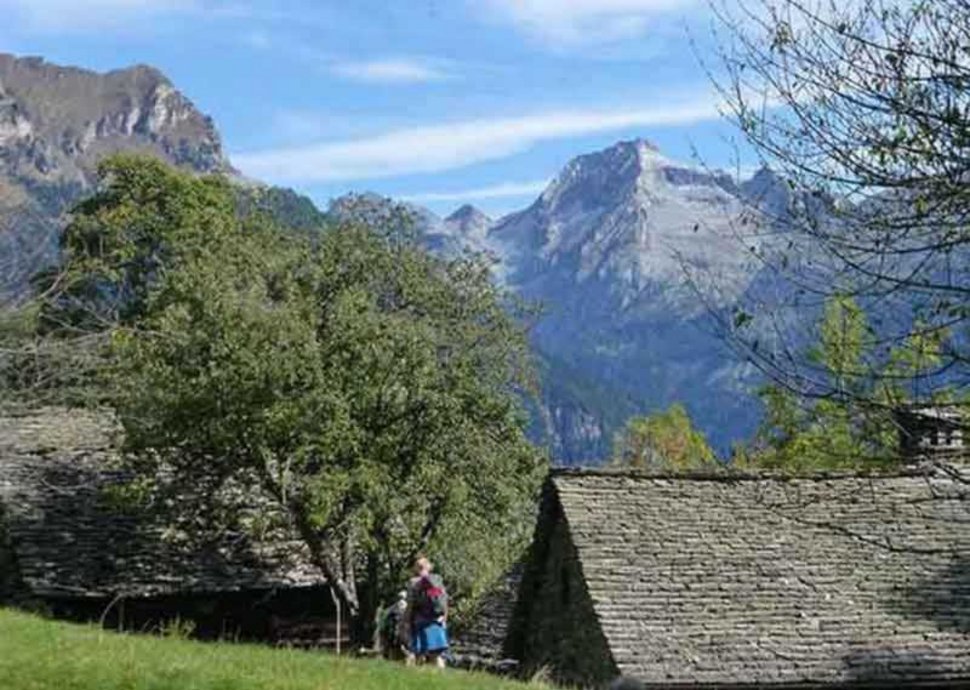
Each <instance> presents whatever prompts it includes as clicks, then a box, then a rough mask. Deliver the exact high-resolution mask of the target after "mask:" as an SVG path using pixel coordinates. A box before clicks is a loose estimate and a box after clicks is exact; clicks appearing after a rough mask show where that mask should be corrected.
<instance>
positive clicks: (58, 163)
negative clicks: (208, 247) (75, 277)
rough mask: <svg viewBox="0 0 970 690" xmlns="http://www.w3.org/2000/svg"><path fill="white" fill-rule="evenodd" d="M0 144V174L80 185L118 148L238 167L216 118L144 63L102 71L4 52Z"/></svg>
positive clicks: (182, 162)
mask: <svg viewBox="0 0 970 690" xmlns="http://www.w3.org/2000/svg"><path fill="white" fill-rule="evenodd" d="M0 142H2V143H3V145H4V147H5V148H6V149H8V151H7V152H5V154H6V155H4V157H3V160H0V168H2V170H0V172H4V173H6V174H7V175H9V176H11V177H15V178H20V179H24V180H34V181H43V182H54V183H59V184H64V183H67V184H71V185H78V186H80V187H82V188H86V187H88V186H90V184H91V182H92V181H93V173H94V169H95V167H96V165H97V161H98V160H100V159H101V158H102V157H104V156H105V155H107V154H110V153H112V152H114V151H117V150H120V149H135V150H142V151H145V152H151V153H155V154H157V155H159V156H161V157H162V158H165V159H166V160H168V161H170V162H172V163H174V164H176V165H179V166H182V167H185V168H189V169H192V170H196V171H199V172H232V168H231V166H230V164H229V161H228V159H227V158H226V157H225V155H224V154H223V151H222V143H221V141H220V138H219V134H218V132H217V131H216V128H215V126H214V125H213V123H212V120H211V119H210V118H209V117H207V116H205V115H203V114H202V113H200V112H199V111H198V110H197V109H196V108H195V106H194V105H193V104H192V102H191V101H190V100H189V99H188V98H186V97H185V96H184V95H182V94H181V93H180V92H179V91H177V90H176V89H175V87H174V86H173V85H172V83H171V82H170V81H169V80H168V79H167V78H166V77H165V75H164V74H162V73H161V72H160V71H159V70H157V69H155V68H154V67H149V66H146V65H136V66H134V67H128V68H125V69H118V70H113V71H110V72H105V73H97V72H93V71H90V70H85V69H80V68H76V67H63V66H60V65H53V64H51V63H48V62H45V61H44V60H43V59H41V58H36V57H26V58H18V57H16V56H13V55H9V54H0Z"/></svg>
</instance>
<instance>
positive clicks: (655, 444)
mask: <svg viewBox="0 0 970 690" xmlns="http://www.w3.org/2000/svg"><path fill="white" fill-rule="evenodd" d="M613 463H614V464H616V465H622V466H625V467H632V468H635V469H669V470H675V471H684V470H692V469H704V468H709V469H714V468H717V467H718V466H719V465H718V462H717V458H716V457H715V455H714V451H713V450H711V447H710V446H709V445H708V444H707V439H705V438H704V434H703V433H702V432H700V431H698V430H697V429H695V428H694V425H693V424H692V423H691V420H690V416H689V415H688V414H687V410H686V409H684V406H683V405H681V404H680V403H674V404H673V405H671V406H670V407H669V408H667V409H666V410H664V411H663V412H658V413H656V414H652V415H649V416H646V417H634V418H632V419H630V420H629V421H628V422H627V425H626V428H625V429H624V430H623V432H622V433H621V434H620V435H619V436H618V438H617V440H616V445H615V448H614V452H613Z"/></svg>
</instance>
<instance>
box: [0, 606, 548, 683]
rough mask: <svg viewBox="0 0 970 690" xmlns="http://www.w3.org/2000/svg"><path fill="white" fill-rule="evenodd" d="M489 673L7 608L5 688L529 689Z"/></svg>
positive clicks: (3, 615) (1, 643) (2, 628)
mask: <svg viewBox="0 0 970 690" xmlns="http://www.w3.org/2000/svg"><path fill="white" fill-rule="evenodd" d="M527 687H530V688H533V690H534V688H535V687H536V686H527V685H523V684H520V683H513V682H509V681H505V680H502V679H499V678H495V677H492V676H488V675H482V674H471V673H464V672H461V671H451V670H449V671H445V672H436V671H434V670H432V669H430V668H418V669H408V668H404V667H403V666H402V665H397V664H392V663H387V662H383V661H376V660H363V659H352V658H348V657H335V656H332V655H329V654H324V653H319V652H305V651H297V650H286V649H272V648H269V647H260V646H258V645H243V644H232V643H203V642H192V641H186V640H177V639H169V638H160V637H150V636H145V635H126V634H119V633H112V632H104V631H101V630H99V629H98V628H96V627H93V626H85V625H75V624H69V623H60V622H52V621H48V620H44V619H42V618H38V617H36V616H31V615H28V614H24V613H20V612H16V611H11V610H8V609H0V688H4V689H5V690H311V689H312V690H394V689H400V690H411V689H412V688H413V689H414V690H523V689H524V688H527Z"/></svg>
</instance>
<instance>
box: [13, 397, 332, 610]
mask: <svg viewBox="0 0 970 690" xmlns="http://www.w3.org/2000/svg"><path fill="white" fill-rule="evenodd" d="M117 432H118V429H117V425H116V424H115V423H114V421H113V419H112V418H111V416H110V415H107V414H104V413H96V412H90V411H83V410H66V409H60V408H48V409H44V410H40V411H33V412H29V413H23V414H19V415H8V416H4V417H0V532H3V531H4V530H5V531H6V540H7V541H8V542H9V544H10V546H11V548H12V551H13V556H14V560H15V563H16V567H17V570H18V571H19V572H18V573H17V576H18V578H19V580H20V581H21V583H22V585H24V586H25V587H26V589H27V590H28V591H29V593H31V594H33V595H35V596H41V597H111V596H115V595H119V594H120V595H124V596H149V595H161V594H172V593H189V592H221V591H238V590H243V589H269V588H274V587H300V586H312V585H318V584H322V583H323V582H324V580H323V578H322V576H321V575H319V574H318V573H317V571H316V570H315V569H314V568H312V567H310V566H308V565H307V561H306V559H305V558H304V552H303V547H302V546H301V545H300V544H299V542H298V541H296V540H293V539H290V538H280V537H276V538H273V539H266V540H264V541H261V542H259V543H256V542H254V541H252V540H250V539H247V538H246V537H244V536H243V535H241V534H236V533H223V534H221V535H219V536H218V537H217V538H215V539H213V540H210V541H208V542H207V543H204V544H201V543H196V542H192V541H190V540H188V539H186V538H185V535H184V534H180V533H179V532H178V531H177V530H173V529H172V528H171V525H168V524H162V523H161V521H159V520H155V519H153V518H151V517H149V516H148V515H145V514H139V513H137V512H136V511H132V510H131V509H128V510H124V509H120V508H119V507H118V506H117V505H112V503H111V501H110V500H109V499H108V498H107V496H106V493H105V489H106V488H107V487H109V486H111V485H113V484H117V483H119V482H121V481H123V479H124V476H123V474H122V472H120V471H118V470H116V469H111V465H112V460H113V459H116V457H117V454H116V451H115V450H113V447H114V445H115V441H116V440H117ZM3 536H4V535H3V534H0V548H2V547H3V544H4V539H3V538H2V537H3ZM2 560H3V559H0V562H2Z"/></svg>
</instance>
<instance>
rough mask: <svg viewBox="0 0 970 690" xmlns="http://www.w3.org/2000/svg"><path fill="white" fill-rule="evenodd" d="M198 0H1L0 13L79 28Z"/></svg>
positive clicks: (192, 5)
mask: <svg viewBox="0 0 970 690" xmlns="http://www.w3.org/2000/svg"><path fill="white" fill-rule="evenodd" d="M199 8H200V6H199V4H198V0H0V14H4V15H7V16H6V19H7V20H10V18H11V17H13V18H16V19H19V20H20V21H21V22H23V23H24V24H25V25H26V26H29V27H30V28H32V29H37V30H43V31H78V30H85V29H92V28H102V27H105V26H121V25H124V24H125V23H126V22H130V21H132V20H134V19H140V18H145V17H150V16H157V15H162V14H168V13H175V12H186V11H195V10H198V9H199Z"/></svg>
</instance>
